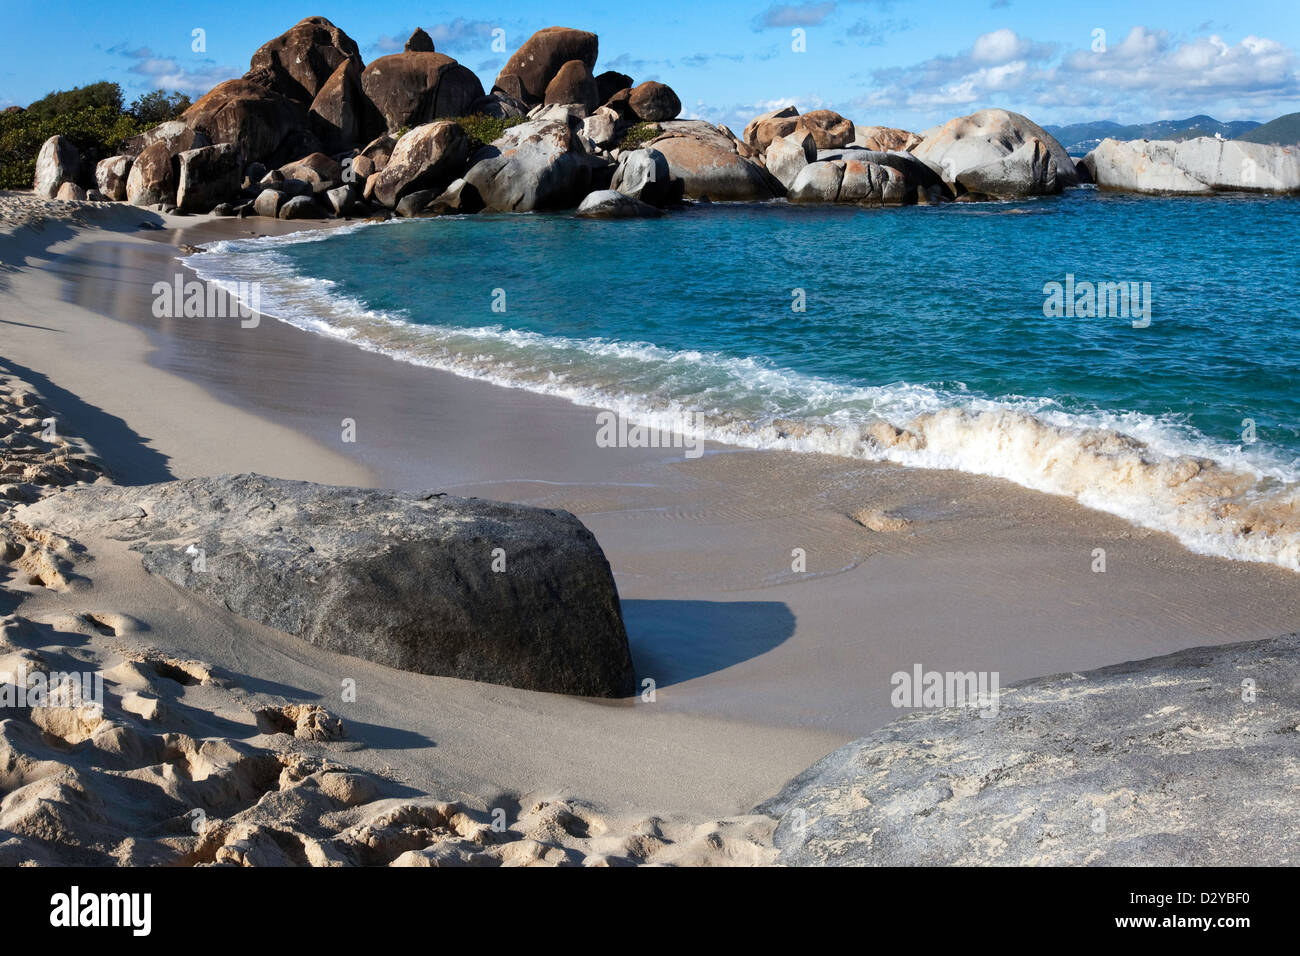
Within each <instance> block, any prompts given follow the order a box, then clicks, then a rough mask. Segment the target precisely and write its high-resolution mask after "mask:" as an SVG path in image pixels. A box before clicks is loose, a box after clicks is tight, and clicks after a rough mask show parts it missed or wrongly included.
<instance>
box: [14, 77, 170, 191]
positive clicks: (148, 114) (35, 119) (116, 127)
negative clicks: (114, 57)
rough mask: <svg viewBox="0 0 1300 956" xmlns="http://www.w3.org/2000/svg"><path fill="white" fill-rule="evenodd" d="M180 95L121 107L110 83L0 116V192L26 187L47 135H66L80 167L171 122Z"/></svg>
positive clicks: (156, 95)
mask: <svg viewBox="0 0 1300 956" xmlns="http://www.w3.org/2000/svg"><path fill="white" fill-rule="evenodd" d="M189 102H190V101H189V97H187V96H185V95H184V94H183V93H171V94H168V93H166V92H165V91H163V90H154V91H153V92H152V93H146V94H145V95H143V96H141V97H139V98H138V99H136V100H135V101H134V102H133V103H132V104H131V106H130V107H129V108H124V107H123V97H122V88H121V87H120V86H118V85H117V84H116V83H109V82H103V83H91V84H89V85H87V86H80V87H76V88H74V89H71V90H60V91H57V92H54V93H50V94H48V95H46V96H44V97H42V98H41V99H39V100H37V101H36V102H35V103H32V104H31V106H29V107H28V108H27V109H26V110H23V111H21V112H17V111H16V112H12V113H8V112H6V113H0V189H30V188H31V185H32V176H33V174H34V173H35V171H36V154H37V153H39V152H40V149H41V144H42V143H44V142H45V141H46V140H47V139H49V138H50V137H51V136H59V135H61V136H66V137H67V138H68V139H70V140H71V141H72V142H73V143H74V144H75V145H76V147H77V149H78V150H79V151H80V153H81V155H82V159H83V164H82V165H83V168H93V166H94V162H95V161H96V160H99V159H102V158H104V157H105V156H111V155H113V154H114V153H115V152H117V150H118V148H119V147H120V146H121V145H122V141H123V140H125V139H128V138H130V137H132V136H136V135H138V134H140V133H143V132H144V131H145V130H147V129H151V128H152V127H154V126H157V125H158V124H159V123H162V122H165V121H166V120H169V119H173V118H175V117H177V116H179V115H180V114H181V112H183V111H184V110H185V109H186V107H188V106H189Z"/></svg>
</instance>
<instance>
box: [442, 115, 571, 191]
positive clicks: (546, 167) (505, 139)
mask: <svg viewBox="0 0 1300 956" xmlns="http://www.w3.org/2000/svg"><path fill="white" fill-rule="evenodd" d="M563 115H565V116H566V118H565V119H534V120H530V121H529V122H527V123H520V124H519V125H518V126H514V127H511V128H510V129H508V130H507V131H506V133H505V135H504V136H502V137H501V138H500V139H498V140H497V141H496V142H494V143H492V145H491V146H488V147H486V148H485V149H482V150H480V151H479V152H478V153H476V154H475V155H474V157H473V160H472V163H473V164H472V165H471V166H470V169H469V171H468V172H467V173H465V177H464V178H465V182H466V184H467V185H468V186H471V187H473V188H474V189H475V190H476V191H477V192H478V194H479V196H480V197H481V198H482V200H483V204H484V206H485V207H486V208H487V209H491V210H495V211H498V212H527V211H529V210H533V209H572V208H573V207H574V206H576V205H577V204H578V202H579V201H580V200H581V199H582V197H583V196H585V195H586V194H587V192H588V191H589V190H590V188H591V175H592V167H593V164H594V163H593V159H594V158H593V157H592V156H590V155H589V154H588V153H587V152H586V150H585V149H584V147H583V145H582V138H581V136H580V135H579V133H578V130H580V129H581V127H580V126H577V121H576V120H575V119H573V118H572V117H568V116H567V114H563ZM575 127H576V129H575Z"/></svg>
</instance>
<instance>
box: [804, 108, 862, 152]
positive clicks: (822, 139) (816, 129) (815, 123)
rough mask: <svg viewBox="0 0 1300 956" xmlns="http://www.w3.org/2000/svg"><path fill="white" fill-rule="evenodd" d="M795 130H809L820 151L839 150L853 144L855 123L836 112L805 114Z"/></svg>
mask: <svg viewBox="0 0 1300 956" xmlns="http://www.w3.org/2000/svg"><path fill="white" fill-rule="evenodd" d="M795 128H796V129H798V128H803V129H805V130H807V131H808V133H809V135H811V136H812V138H813V142H814V143H816V144H817V148H818V149H838V148H840V147H842V146H848V145H849V144H850V143H852V142H853V123H852V122H851V121H849V120H847V119H845V118H844V117H843V116H841V115H840V114H839V113H836V112H835V111H834V110H812V111H811V112H808V113H804V114H803V115H802V116H800V117H799V122H798V125H797V126H796V127H795Z"/></svg>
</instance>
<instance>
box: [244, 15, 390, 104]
mask: <svg viewBox="0 0 1300 956" xmlns="http://www.w3.org/2000/svg"><path fill="white" fill-rule="evenodd" d="M344 62H350V63H353V64H354V65H355V66H356V68H357V69H358V70H360V69H362V68H364V67H365V64H364V63H363V62H362V61H361V54H360V53H359V52H358V50H357V44H356V42H355V41H354V40H353V39H352V38H351V37H350V36H348V35H347V34H346V33H344V32H343V31H342V30H340V29H339V28H338V27H336V26H335V25H334V24H332V23H330V21H329V20H326V19H325V18H324V17H307V18H306V19H305V20H300V21H298V22H297V23H296V24H294V25H293V26H292V27H290V28H289V29H288V30H286V31H285V32H284V33H281V34H280V35H279V36H278V37H276V38H275V39H274V40H271V41H269V42H267V43H265V44H263V45H262V46H261V47H260V48H259V49H258V51H257V52H256V53H254V54H253V58H252V59H251V60H250V61H249V71H248V74H246V76H248V77H252V78H260V79H264V80H266V81H269V83H270V86H271V88H272V89H273V90H275V91H276V92H277V93H280V94H282V95H284V96H287V97H289V99H291V100H294V101H295V102H297V103H299V104H301V105H302V106H304V107H306V106H308V105H310V103H311V101H312V100H313V99H315V97H316V94H317V93H319V92H320V90H321V87H323V86H324V85H325V81H326V80H328V79H329V78H330V77H331V76H333V75H334V71H335V70H337V69H338V68H339V66H340V65H341V64H342V63H344Z"/></svg>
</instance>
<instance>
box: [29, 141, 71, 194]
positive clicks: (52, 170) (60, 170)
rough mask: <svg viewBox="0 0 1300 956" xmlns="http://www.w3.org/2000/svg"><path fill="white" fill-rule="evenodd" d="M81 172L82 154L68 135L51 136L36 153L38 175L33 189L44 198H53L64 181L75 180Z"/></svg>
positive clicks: (33, 183)
mask: <svg viewBox="0 0 1300 956" xmlns="http://www.w3.org/2000/svg"><path fill="white" fill-rule="evenodd" d="M80 172H81V154H80V153H78V152H77V147H76V146H74V145H73V144H72V140H70V139H68V138H67V137H66V136H51V137H50V138H49V139H47V140H46V141H45V142H44V143H42V144H41V151H40V152H39V153H37V154H36V176H35V178H34V180H33V181H32V191H33V192H35V193H36V195H38V196H40V197H41V198H42V199H53V198H54V197H55V196H57V195H58V194H59V187H60V186H62V185H63V184H64V183H70V182H74V181H75V180H76V178H77V175H78V174H79V173H80Z"/></svg>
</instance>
